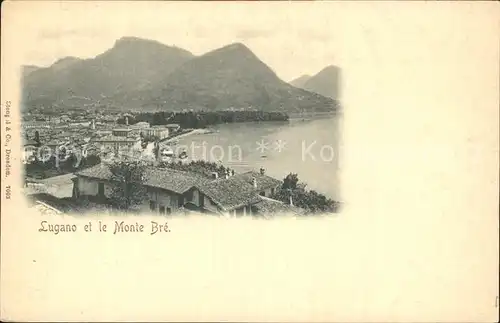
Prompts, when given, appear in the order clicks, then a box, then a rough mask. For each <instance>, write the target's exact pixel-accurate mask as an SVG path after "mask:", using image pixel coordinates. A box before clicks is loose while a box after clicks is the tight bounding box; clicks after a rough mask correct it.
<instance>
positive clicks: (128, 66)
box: [23, 37, 337, 111]
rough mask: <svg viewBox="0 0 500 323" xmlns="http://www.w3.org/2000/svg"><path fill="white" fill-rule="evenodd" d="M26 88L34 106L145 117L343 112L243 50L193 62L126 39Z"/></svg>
mask: <svg viewBox="0 0 500 323" xmlns="http://www.w3.org/2000/svg"><path fill="white" fill-rule="evenodd" d="M23 86H24V89H23V90H24V91H23V102H24V104H25V105H26V106H28V107H30V106H40V105H41V106H50V105H63V106H66V105H71V103H70V102H71V101H72V100H73V99H74V98H75V97H77V98H84V99H86V100H88V102H90V103H96V102H97V103H99V104H101V105H105V106H108V107H113V108H117V109H123V110H126V109H135V110H144V111H152V110H166V111H168V110H171V111H179V110H185V109H193V110H207V111H210V110H222V109H230V108H236V109H242V108H250V109H259V110H268V111H271V110H272V111H299V110H304V109H313V108H314V109H317V110H325V111H331V110H334V109H336V107H337V103H336V102H335V101H334V100H332V99H331V98H327V97H324V96H322V95H320V94H317V93H312V92H310V91H307V90H304V89H299V88H296V87H294V86H292V85H290V84H288V83H286V82H284V81H282V80H281V79H279V78H278V76H276V74H275V73H274V72H273V71H272V69H271V68H269V67H268V66H267V65H266V64H265V63H263V62H262V61H261V60H260V59H259V58H258V57H257V56H256V55H255V54H254V53H253V52H252V51H251V50H250V49H249V48H248V47H246V46H245V45H243V44H241V43H234V44H230V45H227V46H224V47H222V48H219V49H216V50H213V51H210V52H208V53H206V54H204V55H201V56H194V55H193V54H192V53H190V52H189V51H186V50H184V49H181V48H177V47H171V46H167V45H164V44H161V43H159V42H157V41H153V40H145V39H140V38H136V37H123V38H120V39H119V40H117V41H116V42H115V44H114V46H113V47H112V48H111V49H109V50H107V51H105V52H104V53H102V54H100V55H98V56H96V57H95V58H92V59H78V58H64V59H61V60H59V61H58V62H56V63H54V64H53V65H51V66H49V67H47V68H39V69H37V70H34V71H33V72H31V73H29V74H27V75H26V77H25V78H24V81H23ZM78 102H79V103H78V104H80V103H81V102H80V101H78Z"/></svg>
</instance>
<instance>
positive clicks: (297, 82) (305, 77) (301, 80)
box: [290, 74, 311, 88]
mask: <svg viewBox="0 0 500 323" xmlns="http://www.w3.org/2000/svg"><path fill="white" fill-rule="evenodd" d="M310 78H311V76H310V75H307V74H306V75H302V76H299V77H297V78H296V79H294V80H293V81H290V84H291V85H293V86H295V87H300V88H303V87H304V85H305V84H306V82H307V81H308V80H309V79H310Z"/></svg>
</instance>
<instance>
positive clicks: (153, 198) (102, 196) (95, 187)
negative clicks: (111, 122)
mask: <svg viewBox="0 0 500 323" xmlns="http://www.w3.org/2000/svg"><path fill="white" fill-rule="evenodd" d="M75 175H76V177H75V178H74V179H73V183H74V188H73V197H74V198H77V199H81V198H89V199H90V198H91V199H93V200H100V201H102V202H103V203H104V202H106V201H109V199H110V198H111V194H112V191H113V185H116V183H113V181H112V177H113V176H112V173H111V171H110V170H109V168H108V167H107V166H106V165H105V164H99V165H95V166H93V167H90V168H87V169H84V170H81V171H79V172H77V173H75ZM142 185H144V186H145V187H146V190H147V192H148V196H147V199H145V200H144V201H143V203H141V204H140V205H139V206H138V209H139V210H140V211H148V212H152V213H157V214H161V215H168V214H172V213H179V212H184V213H185V212H189V211H192V212H197V213H205V214H211V215H225V216H249V215H259V214H270V213H283V212H286V213H290V212H292V213H295V214H300V213H301V212H302V210H301V209H300V208H297V207H294V206H293V205H290V204H288V203H283V202H281V201H277V200H274V199H272V198H270V197H269V196H270V195H271V194H273V193H274V192H275V191H276V190H277V189H278V188H279V186H280V185H281V181H280V180H277V179H275V178H273V177H270V176H268V175H266V174H265V171H264V170H263V169H261V170H260V172H255V171H250V172H246V173H240V174H234V175H233V174H232V173H229V172H228V173H226V174H225V175H224V176H220V177H219V176H218V175H216V173H214V174H212V178H209V177H206V176H205V175H201V174H199V173H194V172H185V171H179V170H174V169H171V168H158V167H156V168H155V167H147V168H146V169H145V174H144V180H143V182H142Z"/></svg>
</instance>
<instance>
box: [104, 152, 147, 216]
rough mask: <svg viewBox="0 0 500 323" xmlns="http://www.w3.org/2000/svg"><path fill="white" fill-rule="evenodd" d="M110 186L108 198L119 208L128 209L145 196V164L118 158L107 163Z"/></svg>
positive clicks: (140, 201)
mask: <svg viewBox="0 0 500 323" xmlns="http://www.w3.org/2000/svg"><path fill="white" fill-rule="evenodd" d="M109 170H110V171H111V174H112V175H111V181H112V182H113V183H114V184H115V185H113V186H112V193H111V196H110V199H111V201H112V203H113V204H115V205H116V206H117V207H118V208H119V209H122V210H129V209H130V208H131V207H133V206H135V205H138V204H140V203H142V201H143V200H144V199H145V198H146V197H147V191H146V188H145V187H144V185H143V183H144V180H145V178H144V176H145V166H144V165H143V164H142V163H141V162H137V161H129V160H118V161H114V162H113V163H112V164H110V165H109Z"/></svg>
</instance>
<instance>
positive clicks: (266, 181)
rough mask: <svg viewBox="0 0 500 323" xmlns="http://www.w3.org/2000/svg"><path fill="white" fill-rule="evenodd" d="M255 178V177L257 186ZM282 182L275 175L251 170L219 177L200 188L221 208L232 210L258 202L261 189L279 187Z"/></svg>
mask: <svg viewBox="0 0 500 323" xmlns="http://www.w3.org/2000/svg"><path fill="white" fill-rule="evenodd" d="M253 179H255V184H256V186H255V187H254V185H253ZM280 184H281V181H279V180H277V179H275V178H273V177H270V176H267V175H264V174H261V173H259V172H254V171H249V172H246V173H241V174H237V175H234V176H231V177H229V178H227V179H225V178H219V179H216V180H212V181H209V182H207V183H206V184H205V185H203V186H201V187H198V189H199V190H200V191H201V192H202V193H203V194H205V195H206V196H208V197H209V198H210V199H211V200H212V201H213V202H215V203H216V204H217V205H218V206H220V207H221V208H223V209H225V210H232V209H235V208H238V207H241V206H243V205H248V204H254V203H257V202H258V201H260V198H259V192H260V191H263V190H265V189H269V188H274V187H277V186H278V185H280Z"/></svg>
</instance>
